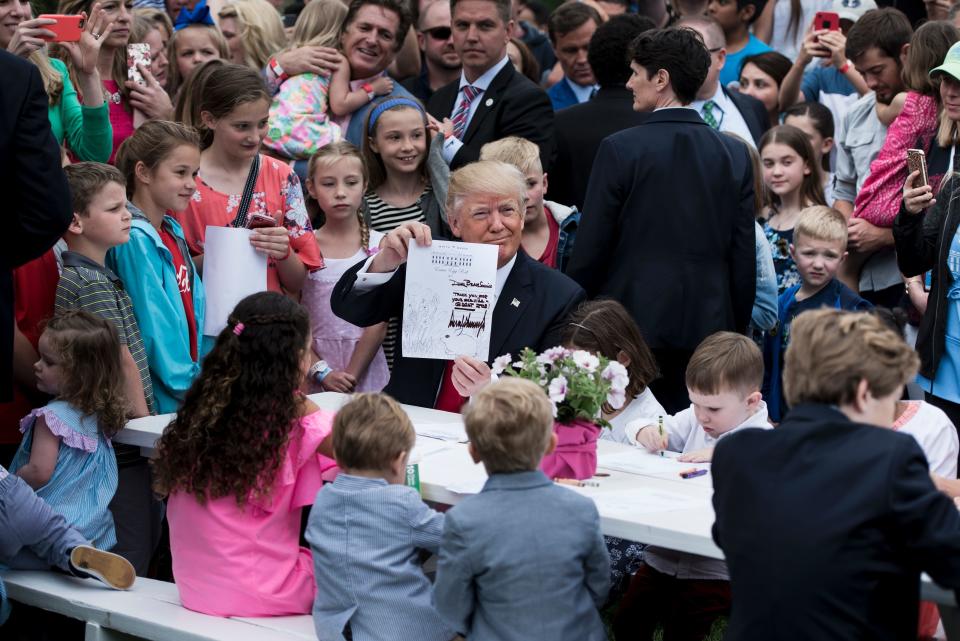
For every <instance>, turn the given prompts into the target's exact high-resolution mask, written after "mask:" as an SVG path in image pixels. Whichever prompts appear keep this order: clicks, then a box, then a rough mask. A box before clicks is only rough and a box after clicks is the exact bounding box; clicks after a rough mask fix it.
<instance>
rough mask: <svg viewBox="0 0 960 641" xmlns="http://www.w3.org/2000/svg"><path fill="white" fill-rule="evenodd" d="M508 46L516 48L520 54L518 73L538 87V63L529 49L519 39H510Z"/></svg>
mask: <svg viewBox="0 0 960 641" xmlns="http://www.w3.org/2000/svg"><path fill="white" fill-rule="evenodd" d="M510 44H512V45H513V46H514V47H516V48H517V51H519V52H520V73H522V74H523V75H525V76H526V77H527V78H529V79H530V80H532V81H533V82H535V83H537V84H538V85H539V84H540V63H539V62H537V59H536V58H535V57H534V55H533V52H532V51H530V47H528V46H527V45H526V44H525V43H524V42H523V40H520V39H519V38H510ZM511 64H513V63H511Z"/></svg>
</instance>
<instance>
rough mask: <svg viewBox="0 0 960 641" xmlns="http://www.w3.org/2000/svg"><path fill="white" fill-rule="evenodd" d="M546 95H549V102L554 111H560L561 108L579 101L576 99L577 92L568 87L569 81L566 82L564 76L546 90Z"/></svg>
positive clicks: (577, 103)
mask: <svg viewBox="0 0 960 641" xmlns="http://www.w3.org/2000/svg"><path fill="white" fill-rule="evenodd" d="M547 95H548V96H550V104H552V105H553V110H554V111H560V110H561V109H566V108H567V107H572V106H574V105H579V104H580V101H579V100H577V94H575V93H573V89H571V88H570V83H568V82H567V77H566V76H564V77H563V78H561V80H560V82H558V83H557V84H555V85H553V86H552V87H550V89H548V90H547Z"/></svg>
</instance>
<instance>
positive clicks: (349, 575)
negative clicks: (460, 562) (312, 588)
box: [306, 393, 455, 641]
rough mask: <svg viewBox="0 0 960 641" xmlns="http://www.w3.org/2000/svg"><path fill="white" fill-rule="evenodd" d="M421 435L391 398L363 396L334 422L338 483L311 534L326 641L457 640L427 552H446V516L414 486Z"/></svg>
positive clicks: (320, 632) (317, 617)
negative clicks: (443, 614)
mask: <svg viewBox="0 0 960 641" xmlns="http://www.w3.org/2000/svg"><path fill="white" fill-rule="evenodd" d="M415 443H416V433H415V432H414V431H413V425H412V424H411V423H410V419H409V418H408V417H407V414H406V412H404V411H403V408H401V407H400V405H399V404H398V403H397V402H396V401H394V400H393V399H392V398H390V397H389V396H387V395H386V394H380V393H378V394H357V395H355V396H353V397H352V400H351V401H350V402H349V403H347V404H346V405H344V406H343V407H342V408H341V409H340V411H339V412H337V416H336V418H335V419H334V422H333V451H334V455H335V456H336V459H337V465H338V466H339V467H340V470H341V471H340V474H338V475H337V478H336V480H335V481H334V482H333V483H331V484H328V485H325V486H324V487H323V489H321V490H320V492H318V493H317V498H316V500H315V501H314V504H313V509H312V510H311V512H310V520H309V523H308V525H307V533H306V538H307V541H308V542H309V543H310V548H311V550H312V551H313V565H314V576H315V578H316V582H317V594H316V597H315V599H314V603H313V622H314V626H315V627H316V631H317V637H318V639H320V641H334V640H335V641H342V640H343V639H344V635H343V631H344V628H345V627H346V626H347V625H349V626H350V630H351V632H352V635H353V637H352V638H353V639H354V641H376V640H383V639H392V638H397V635H400V636H403V637H404V638H409V639H423V640H424V641H450V639H452V638H454V636H455V635H454V633H453V632H452V631H451V630H449V629H448V628H447V627H446V626H445V625H444V624H443V622H442V621H441V620H440V617H439V616H438V615H437V613H436V611H435V610H434V609H433V606H432V605H431V601H430V595H431V587H430V581H429V580H428V579H427V577H426V576H425V575H424V574H423V570H422V569H421V567H420V562H419V552H418V551H419V550H427V551H429V552H433V553H436V552H437V549H438V548H439V546H440V533H441V530H442V528H443V515H442V514H439V513H437V512H435V511H433V510H431V509H430V508H428V507H427V506H426V505H425V504H424V503H423V501H422V500H421V499H420V495H419V494H418V493H417V491H416V490H415V489H414V488H412V487H408V486H406V485H404V480H405V478H406V467H407V461H408V459H409V458H410V451H411V450H412V449H413V447H414V445H415Z"/></svg>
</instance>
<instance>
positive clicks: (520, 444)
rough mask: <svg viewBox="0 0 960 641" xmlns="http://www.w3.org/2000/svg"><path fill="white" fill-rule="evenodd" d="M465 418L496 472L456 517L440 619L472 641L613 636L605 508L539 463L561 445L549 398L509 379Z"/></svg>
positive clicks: (448, 524) (447, 540)
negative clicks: (604, 617)
mask: <svg viewBox="0 0 960 641" xmlns="http://www.w3.org/2000/svg"><path fill="white" fill-rule="evenodd" d="M464 423H465V424H466V428H467V436H469V437H470V454H471V456H472V457H473V460H474V461H476V462H481V461H482V462H483V465H484V467H486V469H487V473H488V474H489V475H490V478H489V479H488V480H487V483H486V485H484V487H483V490H482V491H481V492H480V494H477V495H476V496H472V497H470V498H468V499H466V500H464V501H463V502H462V503H460V504H459V505H457V506H456V507H454V508H452V509H451V510H450V511H449V512H447V514H446V521H445V523H444V526H443V542H442V543H441V545H440V559H439V562H438V564H437V580H436V583H435V585H434V595H433V596H434V604H435V606H436V608H437V611H438V612H439V613H440V616H441V617H443V619H444V620H445V621H446V622H447V623H448V624H449V625H450V626H451V627H452V628H453V629H454V630H456V631H457V632H459V633H461V634H463V635H464V636H465V637H467V638H468V639H469V640H470V641H512V640H516V641H565V640H569V641H606V638H607V636H606V633H605V632H604V628H603V623H602V622H601V620H600V615H599V613H598V612H597V608H598V607H599V606H600V605H601V604H603V602H604V599H606V596H607V591H608V590H609V587H610V563H609V558H608V556H607V548H606V545H604V541H603V535H602V534H601V533H600V515H599V514H598V513H597V508H596V505H594V503H593V501H591V500H590V499H588V498H587V497H585V496H581V495H580V494H577V493H576V492H574V491H573V490H570V489H569V488H566V487H562V486H560V485H555V484H554V483H553V482H552V481H551V480H550V479H549V478H547V476H546V475H544V473H543V472H541V471H540V470H539V469H538V466H539V465H540V459H541V458H543V455H544V454H546V453H549V452H552V451H553V449H554V447H556V443H557V441H556V436H555V435H554V433H553V412H552V408H551V405H550V401H549V400H548V399H547V395H546V394H545V393H544V392H543V390H542V389H540V388H539V387H538V386H537V385H535V384H534V383H532V382H530V381H525V380H522V379H519V378H508V379H504V380H501V381H499V382H497V383H494V384H492V385H489V386H487V387H486V388H484V389H483V391H481V392H480V393H479V394H477V395H476V396H474V397H473V401H472V402H471V404H470V405H469V407H468V408H467V409H466V411H465V414H464Z"/></svg>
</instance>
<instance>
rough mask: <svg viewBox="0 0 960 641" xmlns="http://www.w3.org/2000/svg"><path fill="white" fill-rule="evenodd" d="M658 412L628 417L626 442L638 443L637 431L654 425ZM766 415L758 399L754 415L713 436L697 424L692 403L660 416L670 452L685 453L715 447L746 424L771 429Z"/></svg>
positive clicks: (762, 402)
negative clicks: (674, 412)
mask: <svg viewBox="0 0 960 641" xmlns="http://www.w3.org/2000/svg"><path fill="white" fill-rule="evenodd" d="M659 416H662V415H648V416H643V417H640V418H638V419H635V420H633V421H631V422H630V424H629V425H627V427H626V428H625V430H624V431H625V433H626V435H627V438H628V439H629V442H630V443H632V444H634V445H639V443H637V433H638V432H639V431H640V430H641V429H642V428H644V427H646V426H647V425H656V424H657V420H658V418H659ZM767 416H768V414H767V404H766V402H765V401H760V407H758V408H757V411H756V413H755V414H754V415H753V416H749V417H747V420H745V421H744V422H743V423H741V424H740V425H737V426H736V427H735V428H733V429H732V430H730V431H729V432H724V433H723V434H721V435H720V436H718V437H716V438H714V437H713V436H710V435H709V434H707V433H706V432H705V431H704V430H703V426H702V425H700V421H698V420H697V415H696V412H694V411H693V404H691V405H690V407H688V408H687V409H685V410H683V411H682V412H680V413H678V414H674V415H673V416H663V431H664V432H666V434H667V436H668V437H669V443H668V444H667V449H668V450H670V451H671V452H680V453H681V454H686V453H687V452H695V451H697V450H702V449H706V448H709V447H714V446H716V444H717V441H718V440H720V439H721V438H723V437H724V436H726V435H727V434H732V433H734V432H736V431H737V430H741V429H745V428H748V427H758V428H760V429H765V430H766V429H770V428H772V427H773V425H771V424H770V421H769V420H767Z"/></svg>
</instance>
